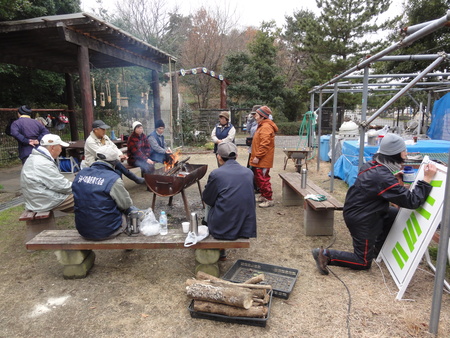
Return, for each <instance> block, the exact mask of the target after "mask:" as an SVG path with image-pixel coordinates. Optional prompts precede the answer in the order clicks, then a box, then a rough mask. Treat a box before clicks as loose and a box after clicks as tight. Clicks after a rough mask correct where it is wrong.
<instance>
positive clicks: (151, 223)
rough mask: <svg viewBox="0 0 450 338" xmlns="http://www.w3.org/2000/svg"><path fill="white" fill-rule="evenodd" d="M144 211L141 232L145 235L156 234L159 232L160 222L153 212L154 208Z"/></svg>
mask: <svg viewBox="0 0 450 338" xmlns="http://www.w3.org/2000/svg"><path fill="white" fill-rule="evenodd" d="M143 211H144V218H143V219H142V221H141V224H140V226H139V230H140V232H142V233H143V234H144V235H145V236H155V235H158V234H159V222H158V220H157V219H156V217H155V214H154V213H153V210H152V208H148V209H146V210H143Z"/></svg>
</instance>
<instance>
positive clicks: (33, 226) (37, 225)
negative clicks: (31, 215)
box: [25, 211, 56, 243]
mask: <svg viewBox="0 0 450 338" xmlns="http://www.w3.org/2000/svg"><path fill="white" fill-rule="evenodd" d="M26 223H27V224H26V225H27V230H26V234H25V243H27V242H28V241H29V240H31V239H33V238H34V237H35V236H36V235H37V234H39V233H41V232H42V231H44V230H55V229H56V221H55V216H54V215H53V211H52V212H50V216H49V217H48V218H43V219H33V220H29V221H27V222H26Z"/></svg>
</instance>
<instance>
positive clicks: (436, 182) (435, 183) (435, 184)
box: [430, 181, 443, 188]
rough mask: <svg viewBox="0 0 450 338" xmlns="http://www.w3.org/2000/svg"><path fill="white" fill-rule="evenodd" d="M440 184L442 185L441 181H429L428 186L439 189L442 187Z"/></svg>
mask: <svg viewBox="0 0 450 338" xmlns="http://www.w3.org/2000/svg"><path fill="white" fill-rule="evenodd" d="M442 183H443V181H431V182H430V185H431V186H432V187H436V188H440V187H442Z"/></svg>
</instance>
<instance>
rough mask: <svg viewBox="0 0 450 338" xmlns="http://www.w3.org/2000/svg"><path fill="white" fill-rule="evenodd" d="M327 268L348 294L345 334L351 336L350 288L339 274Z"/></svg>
mask: <svg viewBox="0 0 450 338" xmlns="http://www.w3.org/2000/svg"><path fill="white" fill-rule="evenodd" d="M327 269H328V271H330V272H331V273H332V274H333V275H334V277H336V278H337V279H338V280H339V281H340V282H341V283H342V284H343V285H344V287H345V289H346V290H347V294H348V308H347V320H346V322H347V335H348V337H349V338H351V337H352V334H351V332H350V311H351V308H352V295H351V293H350V290H349V288H348V286H347V284H345V283H344V281H343V280H342V279H340V278H339V276H338V275H336V274H335V273H334V271H333V270H331V269H330V268H329V267H327Z"/></svg>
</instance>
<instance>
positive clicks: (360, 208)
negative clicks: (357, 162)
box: [312, 133, 437, 275]
mask: <svg viewBox="0 0 450 338" xmlns="http://www.w3.org/2000/svg"><path fill="white" fill-rule="evenodd" d="M406 158H407V153H406V144H405V141H404V140H403V139H402V138H401V137H400V136H399V135H396V134H392V133H389V134H386V136H385V137H384V138H383V140H382V141H381V144H380V149H379V150H378V153H376V154H375V155H374V156H373V160H372V161H370V162H367V163H365V164H364V165H362V166H361V169H360V171H359V174H358V178H357V179H356V181H355V183H354V184H353V185H352V186H351V187H350V188H349V189H348V192H347V196H346V197H345V204H344V212H343V214H344V220H345V224H346V225H347V228H348V229H349V231H350V234H351V236H352V238H353V252H346V251H339V250H330V249H328V248H327V249H323V248H316V249H313V250H312V255H313V258H314V260H315V261H316V265H317V268H318V270H319V272H320V273H321V274H323V275H328V269H327V266H328V265H337V266H345V267H349V268H351V269H355V270H367V269H370V267H371V265H372V260H373V258H375V256H376V255H377V254H378V253H379V251H380V250H381V247H382V246H383V243H384V241H385V239H386V237H387V235H388V234H389V231H390V229H391V227H392V224H393V223H394V220H395V217H396V215H397V213H398V208H396V207H394V206H392V205H391V203H392V204H395V205H397V206H399V207H402V208H407V209H417V208H418V207H419V206H421V205H422V204H423V203H424V202H425V200H426V198H427V197H428V195H429V194H430V192H431V189H432V186H431V185H430V182H431V180H432V179H433V177H434V175H435V174H436V170H437V169H436V166H435V165H434V164H433V163H429V164H427V165H426V166H425V171H424V177H423V179H422V180H420V181H417V184H416V185H415V187H414V189H413V190H412V191H411V190H409V189H408V188H406V187H404V186H403V185H402V184H401V183H400V182H399V180H398V179H397V177H396V175H397V174H398V173H399V171H400V170H401V166H402V163H403V161H404V160H406Z"/></svg>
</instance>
